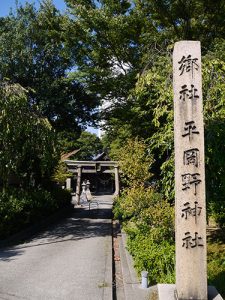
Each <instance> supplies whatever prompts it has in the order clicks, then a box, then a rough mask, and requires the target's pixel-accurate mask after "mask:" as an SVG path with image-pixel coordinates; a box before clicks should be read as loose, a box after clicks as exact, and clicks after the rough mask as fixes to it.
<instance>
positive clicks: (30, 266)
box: [0, 196, 112, 300]
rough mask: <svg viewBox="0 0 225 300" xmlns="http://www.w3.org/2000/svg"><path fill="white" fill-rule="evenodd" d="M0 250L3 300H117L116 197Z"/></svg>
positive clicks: (76, 212) (80, 210) (107, 197)
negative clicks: (114, 284)
mask: <svg viewBox="0 0 225 300" xmlns="http://www.w3.org/2000/svg"><path fill="white" fill-rule="evenodd" d="M97 200H98V201H99V208H97V206H96V204H95V203H93V205H92V206H91V210H90V211H89V210H88V206H86V208H81V209H75V210H74V213H73V214H72V216H71V217H69V218H67V219H66V220H63V221H62V222H60V223H59V224H56V225H54V226H52V227H49V228H48V230H46V231H44V232H42V233H40V234H39V235H37V236H35V237H34V238H32V239H31V240H30V241H28V242H26V243H24V244H20V245H17V246H14V247H10V248H3V249H0V299H5V300H11V299H13V300H14V299H26V300H27V299H35V300H36V299H39V300H42V299H44V300H45V299H46V300H47V299H48V300H51V299H65V300H70V299H71V300H72V299H73V300H112V234H111V230H112V225H111V207H112V197H111V196H100V197H98V198H97Z"/></svg>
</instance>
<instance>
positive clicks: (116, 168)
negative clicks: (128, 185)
mask: <svg viewBox="0 0 225 300" xmlns="http://www.w3.org/2000/svg"><path fill="white" fill-rule="evenodd" d="M114 171H115V192H114V195H115V196H118V195H119V192H120V182H119V167H118V166H115V167H114Z"/></svg>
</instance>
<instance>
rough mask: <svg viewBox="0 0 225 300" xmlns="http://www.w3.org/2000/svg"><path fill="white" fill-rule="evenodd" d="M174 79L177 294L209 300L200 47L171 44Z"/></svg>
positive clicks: (194, 44) (184, 43)
mask: <svg viewBox="0 0 225 300" xmlns="http://www.w3.org/2000/svg"><path fill="white" fill-rule="evenodd" d="M173 78H174V82H173V88H174V142H175V203H176V205H175V209H176V294H177V298H178V299H179V300H184V299H198V300H207V299H208V298H207V272H206V212H205V167H204V128H203V114H202V111H203V109H202V78H201V51H200V42H195V41H181V42H178V43H176V44H175V47H174V53H173ZM193 278H194V280H193Z"/></svg>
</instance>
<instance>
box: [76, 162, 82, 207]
mask: <svg viewBox="0 0 225 300" xmlns="http://www.w3.org/2000/svg"><path fill="white" fill-rule="evenodd" d="M81 173H82V169H81V166H78V168H77V185H76V203H77V204H78V205H80V184H81Z"/></svg>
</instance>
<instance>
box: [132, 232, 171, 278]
mask: <svg viewBox="0 0 225 300" xmlns="http://www.w3.org/2000/svg"><path fill="white" fill-rule="evenodd" d="M127 246H128V250H129V251H130V253H131V254H132V255H133V257H134V266H135V268H136V270H137V272H138V274H139V275H140V274H141V271H143V270H146V271H148V278H149V282H150V284H156V283H174V281H175V272H174V264H175V245H174V244H171V243H169V242H168V241H166V240H164V241H161V242H160V243H157V242H156V241H154V240H153V239H152V237H151V235H150V236H146V235H139V234H138V235H137V236H136V237H135V238H128V243H127Z"/></svg>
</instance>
